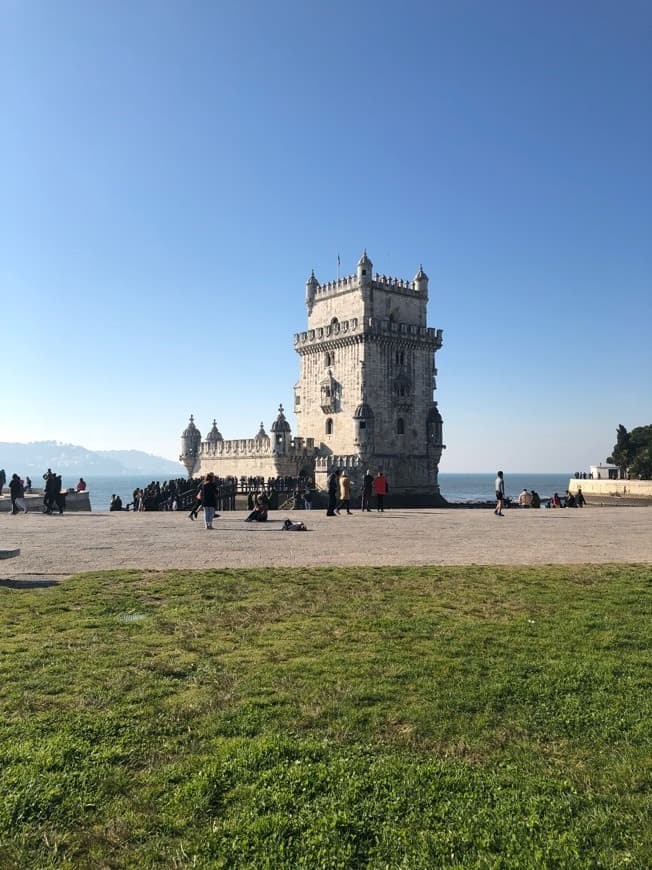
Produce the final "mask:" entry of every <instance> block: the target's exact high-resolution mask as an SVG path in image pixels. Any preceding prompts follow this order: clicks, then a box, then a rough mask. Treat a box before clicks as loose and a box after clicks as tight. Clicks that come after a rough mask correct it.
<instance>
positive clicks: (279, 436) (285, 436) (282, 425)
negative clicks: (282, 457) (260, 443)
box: [272, 405, 290, 453]
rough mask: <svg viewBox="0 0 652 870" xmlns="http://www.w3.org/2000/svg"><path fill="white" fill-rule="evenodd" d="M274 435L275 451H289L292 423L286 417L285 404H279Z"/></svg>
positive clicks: (273, 426) (273, 428) (273, 430)
mask: <svg viewBox="0 0 652 870" xmlns="http://www.w3.org/2000/svg"><path fill="white" fill-rule="evenodd" d="M272 435H273V437H274V452H275V453H287V449H288V446H289V441H290V424H289V423H288V421H287V420H286V419H285V414H284V413H283V405H279V406H278V417H277V418H276V420H274V422H273V423H272Z"/></svg>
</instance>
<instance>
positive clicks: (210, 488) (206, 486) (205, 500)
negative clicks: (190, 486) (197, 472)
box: [201, 471, 219, 529]
mask: <svg viewBox="0 0 652 870" xmlns="http://www.w3.org/2000/svg"><path fill="white" fill-rule="evenodd" d="M201 503H202V505H203V506H204V525H205V526H206V528H207V529H212V528H213V518H214V517H216V516H218V517H219V514H216V513H215V509H216V508H217V484H216V483H215V475H214V474H213V472H212V471H209V472H208V474H207V475H206V480H205V481H204V482H203V483H202V487H201Z"/></svg>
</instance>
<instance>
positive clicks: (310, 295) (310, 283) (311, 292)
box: [306, 269, 319, 314]
mask: <svg viewBox="0 0 652 870" xmlns="http://www.w3.org/2000/svg"><path fill="white" fill-rule="evenodd" d="M318 288H319V281H318V280H317V279H316V278H315V271H314V269H313V271H312V274H311V275H310V278H308V280H307V281H306V307H307V309H308V314H311V313H312V306H313V305H314V304H315V293H316V292H317V289H318Z"/></svg>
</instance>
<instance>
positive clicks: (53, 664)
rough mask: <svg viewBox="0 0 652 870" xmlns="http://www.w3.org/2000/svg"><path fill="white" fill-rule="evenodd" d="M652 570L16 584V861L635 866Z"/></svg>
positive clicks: (0, 839)
mask: <svg viewBox="0 0 652 870" xmlns="http://www.w3.org/2000/svg"><path fill="white" fill-rule="evenodd" d="M651 580H652V568H650V566H622V565H620V566H606V567H604V566H601V567H595V566H582V567H578V566H572V567H549V566H545V567H538V568H486V567H482V568H480V567H463V568H398V569H397V568H385V569H378V568H358V569H355V568H354V569H322V570H316V569H302V570H297V569H293V570H290V569H273V570H269V571H201V572H200V571H195V572H187V571H170V572H167V573H166V572H143V571H129V572H125V571H116V572H111V573H102V574H86V575H82V576H78V577H76V578H73V579H71V580H68V581H66V582H65V583H62V584H60V585H56V586H47V587H45V586H44V587H36V588H11V587H9V586H7V585H4V586H2V585H0V674H1V679H0V737H1V739H0V867H2V868H3V870H4V868H13V867H16V868H25V867H38V868H45V867H51V866H53V867H54V866H65V865H69V866H74V867H132V866H133V867H136V866H139V867H156V866H160V867H185V866H196V867H228V868H239V867H250V868H257V870H259V868H270V870H271V868H273V870H277V868H299V867H305V868H328V870H332V868H358V867H369V868H403V870H420V868H424V870H425V868H428V870H431V868H437V867H478V868H480V867H482V868H489V867H492V868H493V867H506V868H507V867H519V868H520V867H523V868H529V867H531V868H541V867H560V868H562V867H569V868H582V867H586V868H589V867H590V868H595V867H635V868H644V867H645V868H649V867H651V866H652V843H651V836H650V752H651V741H650V732H651V728H650V722H651V721H652V716H651V712H652V711H651V707H652V702H651V698H652V693H651V692H650V649H651V648H652V643H651V640H652V638H651V636H650V635H651V625H652V623H651V620H650V581H651Z"/></svg>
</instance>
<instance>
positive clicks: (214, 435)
mask: <svg viewBox="0 0 652 870" xmlns="http://www.w3.org/2000/svg"><path fill="white" fill-rule="evenodd" d="M206 441H208V442H209V443H210V444H217V442H218V441H224V438H222V433H221V432H220V430H219V429H218V428H217V421H216V420H215V419H214V420H213V428H212V429H211V431H210V432H209V433H208V435H207V436H206Z"/></svg>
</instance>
